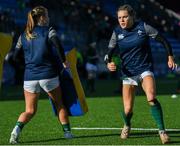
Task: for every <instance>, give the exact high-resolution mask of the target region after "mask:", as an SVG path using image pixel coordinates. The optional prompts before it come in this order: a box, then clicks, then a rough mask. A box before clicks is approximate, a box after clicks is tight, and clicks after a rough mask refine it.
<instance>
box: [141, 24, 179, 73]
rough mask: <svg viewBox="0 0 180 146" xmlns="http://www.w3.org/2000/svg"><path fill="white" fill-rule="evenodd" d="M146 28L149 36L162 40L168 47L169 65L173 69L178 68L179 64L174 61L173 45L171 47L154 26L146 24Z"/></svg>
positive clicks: (166, 47) (165, 46)
mask: <svg viewBox="0 0 180 146" xmlns="http://www.w3.org/2000/svg"><path fill="white" fill-rule="evenodd" d="M144 28H145V31H146V33H147V34H148V36H149V37H151V38H153V39H155V40H156V41H158V42H160V43H161V44H162V45H163V46H164V48H165V49H166V51H167V54H168V67H169V68H171V69H173V70H174V69H176V68H177V64H176V63H175V61H174V56H173V51H172V47H171V45H170V43H169V41H168V40H167V39H166V38H165V37H164V36H163V35H161V34H160V33H159V32H158V31H157V30H156V29H155V28H153V27H152V26H150V25H147V24H144Z"/></svg>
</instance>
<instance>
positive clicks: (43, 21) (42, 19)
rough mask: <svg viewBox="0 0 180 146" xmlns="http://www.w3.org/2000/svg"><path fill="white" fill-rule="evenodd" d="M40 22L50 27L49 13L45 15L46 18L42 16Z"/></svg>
mask: <svg viewBox="0 0 180 146" xmlns="http://www.w3.org/2000/svg"><path fill="white" fill-rule="evenodd" d="M40 22H41V23H42V24H43V25H46V26H48V25H49V16H48V12H47V11H46V12H45V15H44V16H41V17H40Z"/></svg>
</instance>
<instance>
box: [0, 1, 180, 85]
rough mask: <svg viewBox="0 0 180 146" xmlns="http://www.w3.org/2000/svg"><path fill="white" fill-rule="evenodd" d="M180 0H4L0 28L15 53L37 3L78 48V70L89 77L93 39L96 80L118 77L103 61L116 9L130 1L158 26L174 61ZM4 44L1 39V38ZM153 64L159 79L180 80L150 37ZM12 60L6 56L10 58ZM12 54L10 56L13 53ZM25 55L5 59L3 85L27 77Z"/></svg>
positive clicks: (178, 51)
mask: <svg viewBox="0 0 180 146" xmlns="http://www.w3.org/2000/svg"><path fill="white" fill-rule="evenodd" d="M177 3H178V1H177V0H171V1H169V0H0V32H4V33H10V34H12V35H13V38H14V41H13V47H12V49H11V51H10V53H9V54H8V55H9V56H11V54H12V53H13V51H14V48H15V45H16V42H17V39H18V37H19V35H20V33H21V32H23V30H24V28H25V25H26V18H27V12H28V11H29V10H30V9H31V8H33V7H34V6H37V5H43V6H45V7H47V8H48V9H49V15H50V20H51V25H52V26H53V27H55V28H56V30H57V32H58V34H59V36H60V39H61V41H62V44H63V46H64V48H74V47H75V48H76V49H77V51H78V59H79V61H78V65H77V67H78V69H79V75H80V77H81V78H82V80H86V77H87V72H86V70H85V64H86V61H87V55H88V54H87V53H86V51H87V49H88V46H89V45H90V44H92V43H95V44H96V46H95V48H96V52H97V54H98V56H99V59H98V62H97V68H98V71H97V79H111V78H112V77H113V79H116V76H115V74H113V75H111V74H110V73H109V72H108V71H107V68H106V65H105V63H104V61H103V58H104V55H105V52H106V51H107V46H108V41H109V39H110V37H111V34H112V30H113V28H114V27H115V26H116V25H117V19H116V10H117V8H118V7H119V6H120V5H123V4H130V5H131V6H132V7H133V8H134V9H135V10H136V12H137V18H138V19H142V20H144V21H145V22H146V23H148V24H150V25H152V26H154V27H155V28H157V29H158V30H159V31H160V32H161V33H163V34H164V35H165V36H166V38H167V39H168V40H169V41H170V43H171V45H172V48H173V52H174V54H175V57H176V62H180V7H178V4H177ZM0 43H3V42H0ZM150 43H151V46H152V53H153V56H154V62H155V66H154V67H155V71H156V72H155V76H156V77H160V78H162V77H170V78H172V77H174V78H179V75H178V73H176V72H172V71H170V70H169V69H168V67H167V63H166V62H167V61H166V59H167V58H166V54H165V49H164V48H163V46H161V45H160V44H158V43H156V42H154V41H153V40H151V41H150ZM7 58H8V56H7ZM9 58H10V57H9ZM23 69H24V64H23V56H22V54H21V53H20V54H19V57H18V59H17V60H16V61H13V60H12V59H11V58H10V59H8V61H5V63H4V76H3V84H4V85H12V84H13V85H19V84H22V81H23Z"/></svg>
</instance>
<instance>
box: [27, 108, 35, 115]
mask: <svg viewBox="0 0 180 146" xmlns="http://www.w3.org/2000/svg"><path fill="white" fill-rule="evenodd" d="M26 113H27V114H28V115H30V116H34V115H35V114H36V109H29V110H27V111H26Z"/></svg>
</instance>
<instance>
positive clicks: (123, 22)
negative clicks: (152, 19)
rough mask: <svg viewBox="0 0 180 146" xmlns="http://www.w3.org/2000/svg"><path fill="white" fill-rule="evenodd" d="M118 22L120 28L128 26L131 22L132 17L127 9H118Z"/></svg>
mask: <svg viewBox="0 0 180 146" xmlns="http://www.w3.org/2000/svg"><path fill="white" fill-rule="evenodd" d="M118 22H119V25H120V26H121V28H122V29H126V28H130V27H131V26H132V24H133V18H132V17H131V16H129V14H128V11H126V10H120V11H118Z"/></svg>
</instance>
